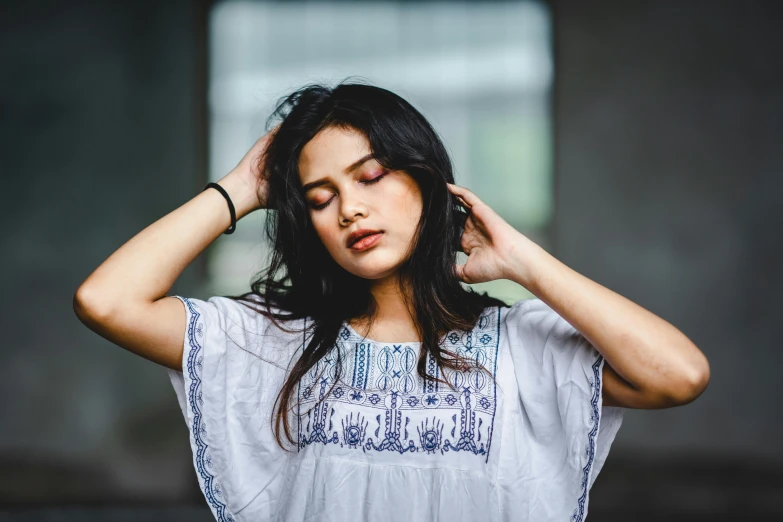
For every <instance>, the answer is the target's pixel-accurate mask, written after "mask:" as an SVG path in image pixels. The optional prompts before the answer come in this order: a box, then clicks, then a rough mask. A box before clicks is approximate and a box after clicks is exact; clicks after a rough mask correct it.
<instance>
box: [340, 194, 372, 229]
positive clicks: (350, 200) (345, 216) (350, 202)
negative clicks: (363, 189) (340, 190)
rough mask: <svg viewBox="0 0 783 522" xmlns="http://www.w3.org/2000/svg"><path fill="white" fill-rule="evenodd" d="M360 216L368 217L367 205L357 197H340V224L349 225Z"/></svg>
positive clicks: (346, 195) (349, 195) (344, 195)
mask: <svg viewBox="0 0 783 522" xmlns="http://www.w3.org/2000/svg"><path fill="white" fill-rule="evenodd" d="M360 216H361V217H365V218H366V217H367V205H365V204H364V202H363V201H362V200H361V199H360V198H358V197H356V196H355V195H352V194H348V193H344V194H342V195H341V197H340V223H341V224H343V225H347V224H348V223H351V222H352V221H354V220H355V219H356V218H357V217H360Z"/></svg>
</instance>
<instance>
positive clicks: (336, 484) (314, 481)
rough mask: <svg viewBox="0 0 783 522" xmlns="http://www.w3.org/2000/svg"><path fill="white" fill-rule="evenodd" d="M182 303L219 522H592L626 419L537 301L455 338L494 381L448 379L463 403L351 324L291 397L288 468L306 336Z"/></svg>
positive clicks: (176, 382) (204, 477)
mask: <svg viewBox="0 0 783 522" xmlns="http://www.w3.org/2000/svg"><path fill="white" fill-rule="evenodd" d="M177 297H178V298H179V299H180V300H181V301H182V302H183V303H184V304H185V309H186V311H187V331H186V335H185V345H184V353H183V360H182V367H183V372H178V371H175V370H168V373H169V376H170V378H171V382H172V384H173V386H174V390H175V391H176V394H177V399H178V401H179V404H180V407H181V408H182V412H183V414H184V416H185V420H186V423H187V426H188V429H189V431H190V444H191V448H192V450H193V459H194V466H195V469H196V474H197V476H198V481H199V485H200V486H201V489H202V491H203V493H204V496H205V498H206V500H207V503H208V504H209V506H210V508H211V509H212V512H213V514H214V515H215V518H216V519H217V520H221V521H224V520H227V521H258V520H279V521H305V520H308V521H319V522H321V521H335V522H337V521H339V522H343V521H345V520H355V521H364V520H373V521H385V520H390V521H391V520H394V521H400V520H406V521H408V520H416V521H418V520H444V521H449V522H455V521H461V520H465V521H468V520H470V521H476V520H482V521H501V520H502V521H515V522H524V521H530V522H545V521H549V520H552V521H555V520H557V521H571V522H581V521H583V520H584V519H585V516H586V515H587V507H588V493H589V489H590V487H591V486H592V484H593V481H594V480H595V478H596V475H598V472H599V471H600V469H601V467H602V465H603V463H604V461H605V459H606V456H607V454H608V452H609V448H610V446H611V444H612V441H613V440H614V437H615V434H616V433H617V430H618V429H619V427H620V424H621V422H622V416H623V410H622V409H621V408H613V407H603V406H602V401H601V382H602V380H601V375H602V369H603V364H604V359H603V357H602V356H601V355H600V354H599V353H598V352H597V351H596V350H595V348H594V347H593V346H591V345H590V344H589V343H588V341H587V340H586V339H585V338H584V337H583V336H582V335H581V334H580V333H579V332H577V331H576V330H575V329H574V328H573V327H572V326H571V325H570V324H568V322H566V321H565V320H564V319H562V318H561V317H560V316H559V315H557V314H556V313H555V312H554V311H553V310H552V309H551V308H550V307H548V306H547V305H546V304H545V303H543V302H542V301H540V300H538V299H531V300H523V301H519V302H517V303H515V304H514V305H513V306H512V307H510V308H498V307H491V308H487V309H486V310H485V311H484V313H483V314H482V316H481V318H480V320H479V322H478V324H477V326H476V328H475V329H474V330H473V331H471V332H467V333H466V332H451V333H450V334H449V335H448V336H447V337H446V341H445V342H446V347H447V348H449V349H452V350H454V351H456V352H457V353H459V354H460V355H464V356H467V357H470V358H472V359H473V360H476V361H478V362H480V363H481V364H482V365H483V366H484V367H485V368H486V369H487V370H488V373H487V372H481V371H476V370H473V371H470V372H466V373H460V374H454V373H447V375H446V377H447V378H448V379H449V381H450V382H453V383H455V384H456V385H457V386H456V389H451V388H449V387H448V386H444V385H443V384H438V383H435V382H434V381H432V380H428V381H426V382H425V381H423V380H422V379H421V378H419V376H418V374H417V371H416V362H417V359H418V348H419V343H399V344H394V343H376V342H374V341H372V340H369V339H361V338H360V337H359V336H358V334H357V333H356V332H355V331H354V330H353V329H351V328H350V327H348V326H347V325H346V324H344V325H343V327H342V329H341V331H340V336H339V338H338V342H337V348H338V350H336V351H335V352H333V354H331V355H330V356H329V357H327V358H326V359H325V360H323V361H321V362H320V363H319V364H318V365H317V366H316V367H315V368H313V370H312V371H311V372H309V373H308V375H307V376H306V377H305V378H304V379H303V381H302V382H301V383H300V385H299V387H298V397H299V401H300V406H299V408H298V411H297V412H296V413H297V414H298V416H294V417H292V424H291V426H292V430H293V431H294V437H295V439H296V440H297V441H298V444H297V447H295V448H293V449H292V451H288V452H286V451H284V450H283V449H281V448H280V447H279V446H278V445H277V443H276V441H275V438H274V435H273V431H272V424H271V419H272V415H273V413H274V411H273V410H274V402H275V398H276V397H277V392H278V391H279V389H280V387H281V386H282V383H283V381H284V379H285V376H286V371H287V368H289V366H290V365H291V364H293V362H295V360H296V359H297V358H298V356H299V354H300V351H301V348H302V346H303V343H304V342H305V341H306V340H309V335H311V331H310V332H308V334H307V336H308V337H306V336H305V334H303V333H302V326H304V325H305V323H307V325H311V324H310V323H309V322H306V321H305V320H299V321H292V322H289V323H287V326H286V327H287V329H290V330H298V331H294V332H290V333H289V332H284V331H282V330H280V329H279V328H277V327H276V326H275V325H274V324H272V322H271V321H270V320H269V319H267V318H266V317H264V316H262V315H261V314H258V313H256V312H253V311H252V310H249V309H248V308H246V307H245V306H244V305H242V304H241V303H238V302H236V301H233V300H231V299H227V298H224V297H212V298H210V299H209V300H208V301H202V300H198V299H193V298H183V297H179V296H177ZM338 354H339V356H340V357H338V356H337V355H338ZM338 359H339V360H338ZM338 368H339V369H341V370H340V371H341V377H340V379H339V380H338V381H337V382H335V378H336V373H337V370H338ZM427 368H428V372H429V374H430V375H433V374H435V372H436V367H435V365H434V364H433V362H432V361H428V365H427ZM438 375H439V376H440V377H443V376H442V375H440V374H438ZM493 375H494V377H495V378H494V379H493V378H492V377H491V376H493ZM319 398H323V400H321V401H319V400H318V399H319Z"/></svg>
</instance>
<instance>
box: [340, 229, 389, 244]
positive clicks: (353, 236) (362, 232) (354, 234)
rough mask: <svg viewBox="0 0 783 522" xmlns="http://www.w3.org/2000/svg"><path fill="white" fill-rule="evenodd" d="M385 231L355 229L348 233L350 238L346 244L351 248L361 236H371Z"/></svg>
mask: <svg viewBox="0 0 783 522" xmlns="http://www.w3.org/2000/svg"><path fill="white" fill-rule="evenodd" d="M381 232H383V231H382V230H371V229H369V228H360V229H358V230H354V231H353V232H351V233H350V234H349V235H348V239H347V240H346V242H345V246H346V247H348V248H351V247H352V246H353V245H354V243H356V242H357V241H359V240H360V239H361V238H363V237H366V236H371V235H373V234H380V233H381Z"/></svg>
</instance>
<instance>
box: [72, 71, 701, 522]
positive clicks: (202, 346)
mask: <svg viewBox="0 0 783 522" xmlns="http://www.w3.org/2000/svg"><path fill="white" fill-rule="evenodd" d="M274 116H279V117H281V118H282V121H281V123H280V124H279V125H278V126H277V127H276V128H275V129H274V130H273V131H272V132H270V133H269V134H267V135H266V136H264V137H262V138H261V139H260V140H259V141H258V142H257V143H256V144H255V145H254V146H253V148H252V149H251V150H250V151H249V152H248V153H247V155H246V156H245V157H244V158H243V159H242V161H241V162H240V163H239V164H238V165H237V166H236V168H234V169H233V170H232V171H231V172H230V173H228V174H227V175H226V176H225V177H223V178H222V179H221V180H220V181H219V182H218V184H219V187H215V189H217V190H213V189H212V188H211V187H207V188H208V190H205V191H203V192H202V193H201V194H199V195H198V196H196V197H195V198H193V199H192V200H190V201H189V202H187V203H185V204H184V205H182V206H181V207H180V208H178V209H176V210H174V211H173V212H171V213H170V214H168V215H166V216H164V217H163V218H161V219H160V220H158V221H157V222H155V223H153V224H152V225H150V226H149V227H147V228H146V229H144V230H143V231H142V232H140V233H139V234H138V235H137V236H135V237H134V238H132V239H131V240H130V241H128V242H127V243H126V244H125V245H123V246H122V247H121V248H120V249H119V250H118V251H117V252H115V253H114V254H112V256H111V257H109V258H108V259H107V260H106V261H105V262H104V263H103V264H102V265H101V266H100V267H98V269H97V270H95V272H94V273H93V274H92V275H90V277H89V278H88V279H87V280H86V281H85V282H84V283H83V284H82V286H81V287H80V288H79V290H78V291H77V293H76V296H75V297H74V307H75V309H76V312H77V314H78V316H79V317H80V319H81V320H82V321H83V322H84V323H85V324H86V325H87V326H89V327H90V328H92V329H93V330H95V331H96V332H98V333H99V334H100V335H102V336H104V337H106V338H107V339H109V340H111V341H113V342H114V343H116V344H118V345H120V346H122V347H124V348H126V349H128V350H130V351H132V352H134V353H137V354H139V355H141V356H142V357H145V358H147V359H149V360H152V361H154V362H157V363H159V364H161V365H163V366H166V367H167V368H169V374H170V377H171V380H172V383H173V384H174V387H175V390H176V392H177V396H178V399H179V402H180V406H181V408H182V411H183V414H184V415H185V419H186V422H187V424H188V427H189V429H190V434H191V440H190V442H191V447H192V449H193V456H194V465H195V468H196V470H197V475H198V480H199V484H200V486H201V488H202V490H203V493H204V495H205V498H206V499H207V501H208V504H209V506H210V508H211V509H212V512H213V514H214V515H215V517H216V519H218V520H271V519H274V520H341V521H342V520H392V519H393V520H435V519H437V520H449V521H452V520H515V521H524V520H529V521H536V522H540V521H546V520H572V521H581V520H584V517H585V516H586V514H587V501H588V493H589V489H590V487H591V486H592V484H593V481H594V480H595V477H596V475H597V474H598V472H599V470H600V468H601V466H602V465H603V462H604V460H605V459H606V456H607V454H608V451H609V447H610V445H611V443H612V440H613V439H614V436H615V434H616V432H617V430H618V429H619V426H620V423H621V420H622V413H623V410H622V408H666V407H671V406H676V405H681V404H686V403H688V402H690V401H692V400H694V399H695V398H696V397H698V396H699V395H700V394H701V393H702V391H703V390H704V388H705V387H706V386H707V383H708V381H709V365H708V363H707V360H706V358H705V357H704V355H703V354H702V353H701V352H700V351H699V349H698V348H697V347H696V346H695V345H694V344H693V343H692V342H691V341H690V340H688V338H687V337H686V336H685V335H683V334H682V333H681V332H680V331H678V330H677V329H676V328H675V327H674V326H672V325H671V324H669V323H667V322H666V321H664V320H663V319H661V318H659V317H657V316H655V315H654V314H652V313H651V312H649V311H647V310H645V309H644V308H642V307H640V306H638V305H636V304H634V303H633V302H631V301H629V300H627V299H625V298H623V297H621V296H620V295H618V294H616V293H614V292H612V291H611V290H609V289H607V288H605V287H603V286H601V285H599V284H597V283H595V282H593V281H591V280H589V279H587V278H585V277H584V276H582V275H580V274H578V273H576V272H575V271H573V270H571V269H570V268H568V267H566V266H565V265H563V264H562V263H560V262H559V261H558V260H556V259H555V258H554V257H552V256H551V255H549V254H548V253H547V252H546V251H544V250H543V249H542V248H540V247H539V246H537V245H536V244H535V243H533V242H532V241H530V240H529V239H528V238H526V237H525V236H523V235H522V234H520V233H519V232H517V231H516V230H515V229H514V228H513V227H511V226H510V225H508V224H507V223H506V222H505V221H504V220H503V219H502V218H501V217H500V216H499V215H498V214H496V213H495V212H494V211H493V210H492V209H491V208H490V207H488V206H487V205H486V204H484V203H483V202H482V201H481V200H480V199H479V198H478V197H477V196H476V195H475V194H473V193H472V192H471V191H469V190H467V189H466V188H463V187H459V186H457V185H454V184H453V181H454V179H453V174H452V168H451V164H450V160H449V157H448V154H447V153H446V150H445V148H444V147H443V145H442V143H441V141H440V139H439V138H438V136H437V134H436V133H435V131H434V130H433V129H432V127H431V126H430V125H429V124H428V123H427V121H426V120H425V118H424V117H423V116H422V115H421V114H420V113H419V112H418V111H416V109H414V108H413V107H412V106H411V105H410V104H408V103H407V102H406V101H405V100H403V99H402V98H400V97H399V96H397V95H395V94H393V93H391V92H389V91H387V90H384V89H380V88H377V87H373V86H369V85H362V84H351V83H343V84H340V85H338V86H336V87H335V88H333V89H330V88H327V87H324V86H319V85H311V86H307V87H305V88H303V89H301V90H299V91H297V92H295V93H293V94H291V95H290V96H288V97H287V98H285V99H283V100H282V102H281V103H280V104H279V105H278V108H277V110H276V111H275V114H273V117H274ZM221 189H222V190H221ZM223 192H225V194H223ZM227 205H228V207H229V209H228V210H227V208H226V207H227ZM260 208H270V209H274V212H270V213H269V214H270V216H271V219H270V220H269V221H268V222H267V233H268V234H269V237H270V240H271V241H272V244H273V245H274V249H273V255H272V258H271V262H270V265H269V267H268V269H267V270H265V271H264V272H263V273H262V275H261V276H260V277H259V279H258V280H256V281H255V282H254V283H253V284H252V291H251V292H249V293H248V294H245V295H243V296H237V297H212V298H210V299H209V300H208V301H202V300H198V299H193V298H190V299H189V298H184V297H179V296H174V297H168V296H166V293H167V292H168V290H169V289H170V288H171V286H172V284H173V283H174V281H175V280H176V279H177V277H178V276H179V274H180V273H181V272H182V271H183V270H184V268H185V267H186V266H187V265H188V264H190V263H191V262H192V261H193V259H195V258H196V256H197V255H198V254H199V253H201V252H202V251H203V250H204V249H205V248H206V247H207V246H208V245H209V244H210V243H212V242H213V241H214V240H215V239H217V238H218V237H219V236H220V235H221V234H222V233H224V232H232V231H233V228H229V226H230V225H231V226H232V227H233V224H234V221H232V218H231V216H232V213H233V214H235V217H236V219H241V218H242V217H243V216H245V215H247V214H249V213H250V212H253V211H255V210H257V209H260ZM463 212H465V213H466V214H467V217H466V218H465V214H464V213H463ZM463 225H464V229H463ZM458 249H459V250H462V251H463V252H465V253H466V254H467V255H468V258H467V261H466V262H465V264H464V265H457V264H456V263H455V255H456V252H457V250H458ZM501 278H504V279H510V280H512V281H515V282H517V283H518V284H520V285H523V286H524V287H525V288H527V289H528V290H530V291H531V292H532V293H533V294H534V295H535V296H537V298H538V299H531V300H523V301H519V302H517V303H515V304H513V305H512V306H508V305H506V304H505V303H503V302H501V301H499V300H497V299H494V298H491V297H489V296H487V295H484V294H477V293H475V292H473V291H470V290H467V289H466V288H464V287H463V286H462V285H461V284H460V281H461V282H464V283H480V282H485V281H491V280H494V279H501ZM183 305H184V306H183Z"/></svg>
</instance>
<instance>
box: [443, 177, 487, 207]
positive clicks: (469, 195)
mask: <svg viewBox="0 0 783 522" xmlns="http://www.w3.org/2000/svg"><path fill="white" fill-rule="evenodd" d="M446 186H448V187H449V190H450V191H451V192H452V193H453V194H455V195H456V196H457V197H459V199H461V200H462V201H463V202H464V203H465V206H466V207H468V208H470V207H472V206H473V205H478V204H479V203H481V200H480V199H479V198H478V196H476V195H475V194H474V193H473V192H471V191H470V190H468V189H466V188H465V187H460V186H459V185H453V184H451V183H446Z"/></svg>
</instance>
